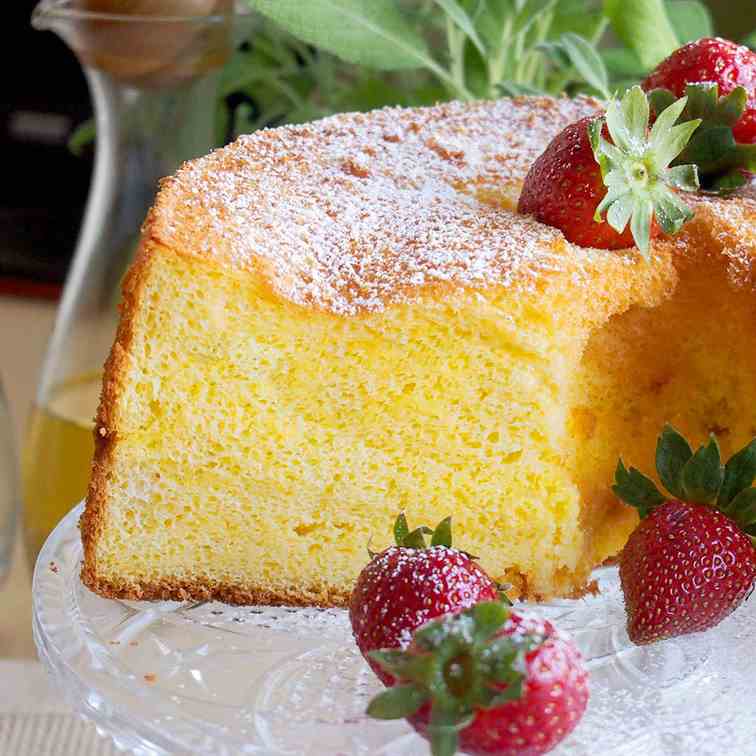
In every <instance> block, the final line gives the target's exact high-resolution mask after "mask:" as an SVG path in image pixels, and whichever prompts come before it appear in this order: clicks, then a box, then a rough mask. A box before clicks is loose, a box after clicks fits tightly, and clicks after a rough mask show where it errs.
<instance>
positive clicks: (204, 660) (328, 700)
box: [33, 506, 756, 756]
mask: <svg viewBox="0 0 756 756" xmlns="http://www.w3.org/2000/svg"><path fill="white" fill-rule="evenodd" d="M81 509H82V508H81V506H79V507H77V508H76V509H74V510H73V511H72V512H70V513H69V514H68V516H67V517H66V518H65V519H64V520H62V521H61V523H60V524H59V525H58V527H57V528H56V530H55V531H54V532H53V533H52V535H51V536H50V538H49V539H48V541H47V543H46V544H45V546H44V548H43V549H42V552H41V554H40V556H39V560H38V562H37V567H36V571H35V575H34V588H33V592H34V635H35V640H36V643H37V648H38V649H39V655H40V658H41V660H42V661H43V663H44V664H45V665H46V667H47V669H48V670H49V672H50V674H51V676H52V678H53V680H54V682H55V683H56V684H57V686H58V687H59V689H60V690H61V692H62V693H63V694H64V695H65V696H66V698H67V699H68V701H69V702H70V703H71V705H72V706H73V707H74V708H75V709H76V710H77V711H78V712H79V713H80V714H81V715H82V716H84V717H85V718H88V719H90V720H91V721H92V722H94V724H95V725H96V727H97V729H98V731H99V732H100V733H101V734H103V735H107V736H109V737H111V738H112V739H113V741H114V742H115V744H116V745H117V746H118V747H119V748H122V749H124V750H130V751H133V752H134V753H136V754H140V755H141V754H144V755H145V756H146V755H148V754H149V755H152V754H170V753H176V752H181V753H184V752H192V753H203V754H204V753H206V754H213V756H224V755H225V754H229V755H230V754H240V753H241V754H265V755H266V756H268V755H270V756H273V755H276V756H278V755H281V756H282V755H284V754H286V755H291V756H294V755H295V754H296V755H297V756H299V755H300V754H302V755H305V756H326V755H328V756H335V755H340V756H341V755H346V754H365V755H367V754H371V755H372V754H383V755H385V756H411V755H412V756H415V755H417V756H420V755H422V754H427V753H428V749H427V745H426V744H425V742H424V741H423V740H421V739H420V738H419V737H418V736H417V735H415V734H414V732H413V731H412V729H411V728H410V727H409V726H408V725H407V724H406V723H405V722H389V723H383V722H374V721H371V720H369V719H368V718H367V717H366V716H365V714H364V711H365V706H366V703H367V701H368V700H369V699H370V698H371V697H372V696H373V695H374V694H375V693H377V692H378V691H379V690H380V687H381V686H380V683H378V682H377V680H376V679H375V678H374V677H373V675H372V673H371V672H370V670H369V668H368V667H367V665H366V664H365V662H364V661H363V660H362V657H361V656H360V654H359V653H358V652H357V650H356V647H355V645H354V643H353V641H352V639H351V634H350V628H349V621H348V618H347V615H346V612H344V611H343V610H337V609H287V608H280V607H279V608H272V607H249V606H247V607H232V606H227V605H224V604H218V603H202V604H196V603H194V604H191V603H173V602H163V603H137V602H120V601H112V600H107V599H103V598H100V597H99V596H97V595H95V594H94V593H91V592H90V591H89V590H88V589H86V588H85V587H84V586H83V585H82V584H81V581H80V580H79V570H80V566H81V558H82V550H81V541H80V539H79V531H78V527H77V523H78V518H79V515H80V514H81ZM594 577H595V578H596V580H597V581H598V585H599V589H600V592H599V593H598V595H596V596H588V597H586V598H583V599H579V600H569V601H567V600H564V601H555V602H552V603H550V604H540V605H534V606H532V607H529V608H532V609H533V610H534V611H537V612H540V613H541V614H543V615H546V616H548V617H549V618H551V619H553V620H556V621H557V622H558V624H559V626H560V627H561V628H563V629H565V630H568V631H569V632H571V633H572V635H573V636H574V637H575V638H576V640H577V642H578V644H579V645H580V647H581V649H582V650H583V652H584V654H585V656H586V659H587V660H588V662H587V663H588V666H589V668H590V670H591V701H590V704H589V708H588V711H587V713H586V715H585V717H584V719H583V721H582V722H581V723H580V725H579V727H578V728H577V729H576V731H575V732H574V733H573V734H572V736H571V737H570V738H568V739H567V740H566V741H565V742H564V743H563V744H562V745H561V746H560V747H559V748H558V749H557V750H556V751H554V753H555V754H563V755H566V754H570V756H578V755H581V756H582V755H583V754H585V755H587V754H600V755H601V756H690V755H691V754H696V756H709V755H711V756H748V755H749V754H755V755H756V741H755V738H754V735H755V734H756V692H755V691H756V686H755V685H754V680H756V654H754V651H753V648H754V644H755V642H756V601H750V602H746V604H745V605H744V606H743V607H741V608H740V609H739V610H738V611H737V612H735V614H734V615H732V616H731V617H730V618H729V619H727V620H726V621H725V622H724V623H722V624H721V625H720V626H719V627H718V628H717V629H716V630H713V631H710V632H709V633H704V634H698V635H691V636H687V637H683V638H679V639H675V640H672V641H667V642H664V643H658V644H655V645H653V646H645V647H637V646H633V645H632V644H631V643H630V641H629V639H628V637H627V634H626V632H625V630H624V622H625V612H624V609H623V605H622V595H621V592H620V589H619V584H618V580H617V572H616V569H614V568H602V569H600V570H597V571H596V573H595V575H594Z"/></svg>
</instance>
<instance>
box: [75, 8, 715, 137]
mask: <svg viewBox="0 0 756 756" xmlns="http://www.w3.org/2000/svg"><path fill="white" fill-rule="evenodd" d="M247 2H248V4H249V5H250V7H251V8H252V9H254V10H255V11H256V12H257V14H258V17H259V23H258V24H257V25H256V26H255V27H254V29H253V30H252V32H251V35H250V38H249V40H248V41H247V42H246V43H244V44H243V45H242V46H241V47H240V48H239V49H238V50H237V51H236V52H235V54H234V55H233V56H232V58H231V60H230V61H229V62H228V64H227V65H226V67H225V69H224V71H223V76H222V82H221V92H220V101H219V107H218V131H219V140H220V141H224V140H227V139H231V138H233V137H235V136H236V135H237V134H239V133H246V132H250V131H254V130H255V129H258V128H261V127H265V126H276V125H279V124H282V123H301V122H304V121H309V120H312V119H315V118H320V117H323V116H326V115H329V114H331V113H335V112H340V111H351V110H358V111H365V110H370V109H372V108H377V107H382V106H384V105H407V106H415V105H427V104H432V103H435V102H439V101H444V100H448V99H454V98H456V99H462V100H472V99H479V98H495V97H501V96H505V95H522V94H551V95H559V94H563V93H564V94H567V95H569V96H574V95H576V94H579V93H581V92H585V93H589V94H594V95H598V96H600V97H602V98H607V97H608V96H609V95H610V94H612V93H620V94H621V93H622V92H624V91H625V90H626V89H628V88H629V87H631V86H632V85H633V84H635V83H637V82H638V81H639V79H640V78H642V77H643V76H645V74H647V73H648V72H649V70H650V69H651V68H652V67H653V66H654V65H656V63H658V62H659V61H660V60H661V59H662V58H663V57H665V56H666V55H668V54H669V53H670V52H672V50H674V49H675V48H676V47H677V46H679V44H682V43H683V42H686V41H688V40H690V39H695V38H698V37H702V36H710V35H712V34H713V33H714V30H713V27H712V21H711V16H710V14H709V12H708V10H707V9H706V6H705V5H704V4H703V3H702V2H700V1H699V0H307V1H306V2H303V0H247ZM92 135H93V128H92V126H91V124H84V126H83V127H82V129H80V130H79V131H77V132H76V134H75V135H74V137H73V138H72V147H74V148H77V149H81V147H82V146H83V145H84V144H86V143H87V142H88V141H89V140H90V139H91V137H92Z"/></svg>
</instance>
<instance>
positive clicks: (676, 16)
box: [665, 0, 714, 45]
mask: <svg viewBox="0 0 756 756" xmlns="http://www.w3.org/2000/svg"><path fill="white" fill-rule="evenodd" d="M665 5H666V10H667V16H668V17H669V22H670V24H671V25H672V28H673V29H674V30H675V33H676V34H677V39H678V40H679V41H680V44H681V45H684V44H685V43H686V42H692V41H693V40H696V39H701V37H713V36H714V24H713V22H712V20H711V13H709V9H708V8H707V7H706V6H705V5H704V4H703V3H701V2H698V1H697V0H667V2H666V4H665Z"/></svg>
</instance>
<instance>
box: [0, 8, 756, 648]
mask: <svg viewBox="0 0 756 756" xmlns="http://www.w3.org/2000/svg"><path fill="white" fill-rule="evenodd" d="M661 2H662V0H659V5H660V6H661ZM42 5H43V6H44V7H43V10H44V11H45V12H44V13H39V12H38V15H37V20H36V27H37V28H34V27H33V26H32V24H31V23H30V19H31V17H32V11H33V10H34V7H35V3H34V2H31V1H30V0H15V1H14V2H12V3H8V4H7V7H6V8H5V13H6V22H5V23H4V25H3V34H4V35H5V40H4V41H5V44H4V45H3V46H2V53H0V55H2V56H4V57H5V66H4V68H3V70H4V71H6V77H5V87H4V98H3V103H2V110H1V112H0V120H1V121H2V130H1V131H0V134H1V136H0V138H1V139H2V141H3V154H4V156H5V160H4V177H5V180H4V181H3V182H2V184H1V185H0V382H1V383H2V385H3V386H4V387H5V394H6V398H7V412H8V416H7V418H6V417H5V416H4V415H3V400H2V396H1V395H0V439H3V438H4V439H5V445H3V443H0V454H2V455H3V456H4V460H0V475H2V476H3V480H0V530H3V531H4V533H5V534H6V535H7V534H8V533H10V532H11V527H10V524H9V523H10V521H11V519H13V516H14V515H13V512H12V510H13V504H14V503H17V504H22V505H23V507H22V509H23V513H22V515H21V517H20V519H19V522H20V523H21V526H19V527H17V528H16V530H15V533H16V535H15V537H14V539H13V546H12V555H13V563H12V567H11V568H10V569H9V570H8V569H6V571H7V572H9V574H8V576H7V577H6V579H5V582H4V584H2V586H0V657H31V656H33V654H34V650H33V645H32V641H31V634H30V568H31V564H32V563H33V561H34V558H35V557H36V554H37V552H38V550H39V549H40V548H41V546H42V543H43V542H44V539H45V537H46V536H47V535H48V534H49V532H50V530H51V529H52V528H53V527H54V525H55V524H56V523H57V522H58V520H59V519H60V518H61V517H62V516H63V515H64V514H65V512H66V511H68V509H70V508H71V507H72V506H73V505H74V504H76V502H77V501H79V500H80V499H81V497H82V496H83V494H84V492H85V488H86V480H87V476H88V465H89V460H90V458H91V452H92V441H91V427H92V417H93V413H94V408H95V405H96V400H97V390H98V386H99V370H100V366H101V364H102V360H103V359H104V356H105V354H106V352H107V348H108V346H109V343H110V341H111V340H112V335H113V329H114V327H115V317H116V309H115V304H116V302H117V298H118V293H117V292H118V287H119V283H120V280H121V276H122V274H123V271H124V270H125V268H126V267H127V265H128V263H129V261H130V259H131V256H132V255H133V251H134V245H135V241H136V239H137V238H138V231H139V224H140V223H141V219H142V218H143V216H144V212H145V210H146V208H147V207H148V206H149V204H150V202H151V200H152V197H153V194H154V191H155V188H156V185H157V181H158V179H159V178H160V176H162V175H166V174H169V173H171V172H172V171H173V170H175V168H176V166H177V165H178V164H180V162H181V161H182V160H184V159H188V158H191V157H194V156H196V155H199V154H203V153H204V152H207V151H208V150H209V149H211V148H212V147H214V146H219V145H221V144H223V143H225V142H227V141H229V140H231V139H233V138H234V136H235V135H237V134H239V133H245V132H249V131H253V130H255V129H257V128H261V127H265V126H277V125H280V124H283V123H287V122H302V121H306V120H310V119H313V118H317V117H321V116H324V115H328V114H329V113H333V112H338V111H342V110H368V109H371V108H374V107H380V106H383V105H393V104H404V105H414V104H428V103H433V102H436V101H438V100H444V99H450V98H452V97H461V98H476V97H492V96H501V95H506V94H513V93H529V92H534V91H545V92H549V93H556V92H561V91H565V92H567V93H568V94H570V95H572V94H576V93H578V92H590V93H594V94H599V95H600V94H604V93H605V92H606V91H608V90H609V89H611V90H614V89H621V88H622V87H623V86H626V85H628V84H630V83H632V82H634V81H638V80H639V79H640V78H642V77H643V75H644V74H645V73H646V72H647V71H648V70H649V68H650V67H652V66H653V62H654V59H653V56H654V51H653V50H651V49H648V47H647V46H646V47H644V45H643V44H642V43H638V42H636V41H634V40H633V39H632V38H631V37H626V36H624V35H623V33H622V30H621V27H620V26H618V25H614V24H612V23H611V19H609V18H607V17H606V15H605V14H604V13H603V11H602V8H603V6H602V3H601V2H591V1H590V0H556V2H554V1H553V0H552V2H550V3H544V2H541V3H534V2H526V1H525V0H521V1H519V2H515V0H512V1H511V2H510V1H509V0H488V2H487V3H486V2H485V0H469V1H466V2H463V1H462V0H461V2H460V5H461V6H462V7H463V8H465V9H466V10H467V11H468V12H469V14H470V17H471V18H474V19H481V18H482V17H483V15H484V14H485V13H486V12H489V15H490V17H491V18H490V24H492V25H494V27H495V24H496V23H503V22H504V21H506V20H507V19H508V18H509V19H510V20H511V19H513V20H514V22H513V28H514V29H515V32H516V31H517V30H518V29H519V30H520V32H521V35H520V37H517V38H515V37H513V38H512V46H513V49H514V47H515V46H516V45H519V47H517V51H518V54H517V55H516V56H514V55H511V54H510V49H509V48H506V49H494V48H493V47H490V45H492V44H493V43H492V42H490V41H489V37H488V36H487V35H486V29H487V28H488V27H486V26H485V25H484V24H483V23H482V22H481V24H480V33H479V34H477V33H476V31H475V29H473V30H472V32H471V33H466V32H465V31H464V29H463V27H462V26H459V25H456V26H455V24H454V23H452V21H450V18H449V17H448V16H446V15H445V14H444V12H443V11H442V6H443V3H437V2H434V1H433V0H396V3H395V4H393V5H392V4H391V3H381V6H382V7H383V6H386V5H392V7H394V6H395V10H396V13H397V14H400V15H398V16H396V17H395V18H394V20H393V21H391V23H394V21H396V23H397V24H399V27H396V28H400V32H399V33H401V34H403V35H406V37H407V39H408V40H409V41H410V42H411V43H412V44H413V45H415V47H416V51H417V52H416V54H415V53H412V54H410V55H409V56H408V57H407V58H406V59H403V58H400V57H397V55H396V54H395V53H394V52H393V51H392V50H391V49H390V48H385V49H384V48H383V47H381V44H382V43H381V42H380V41H376V42H375V44H372V43H370V44H367V45H366V44H364V42H365V40H364V39H361V38H359V35H355V37H354V38H348V39H342V40H341V41H337V42H336V43H333V44H331V42H330V40H331V37H330V36H328V34H326V33H325V32H324V30H326V31H327V26H328V22H329V19H327V18H325V17H320V16H318V15H317V14H315V13H313V16H312V18H307V12H306V11H304V12H301V7H302V6H301V4H300V9H299V11H300V12H298V14H295V15H296V18H289V17H287V16H286V13H285V12H284V11H283V10H281V8H284V7H285V6H291V5H292V4H291V3H286V2H282V3H281V4H280V6H279V8H278V11H272V12H270V13H268V14H267V15H262V14H260V15H258V14H257V13H255V12H249V9H250V6H255V2H254V0H249V2H248V3H246V4H244V3H238V4H234V3H231V2H230V0H228V1H224V0H217V1H216V0H162V1H161V0H80V2H78V3H77V2H45V3H43V4H42ZM294 5H296V4H294ZM316 5H317V3H314V4H313V6H312V7H313V8H314V7H315V6H316ZM358 5H361V6H365V3H364V2H363V3H358ZM607 5H608V4H607ZM268 6H271V4H270V3H268ZM539 7H540V11H541V12H539ZM664 7H665V8H666V9H667V11H666V12H667V15H668V19H667V21H668V24H669V29H668V30H667V32H665V31H664V29H660V30H659V31H658V40H659V44H661V41H660V40H662V39H663V38H664V34H665V33H667V36H668V37H669V35H672V38H673V39H676V40H677V42H678V43H679V42H684V41H686V40H688V39H693V38H697V37H699V36H703V35H707V34H710V33H711V32H712V31H715V32H716V33H717V34H718V35H720V36H724V37H728V38H732V39H735V40H738V41H744V42H748V43H750V44H752V45H753V44H754V43H756V36H754V35H753V33H752V32H753V31H754V30H756V3H754V1H753V0H708V2H706V3H702V2H690V1H688V0H671V2H668V3H666V5H665V6H664ZM544 8H545V9H546V10H545V11H544ZM61 9H62V10H61ZM79 11H83V12H84V14H83V15H81V14H80V15H77V13H78V12H79ZM113 12H115V13H117V14H119V16H118V17H117V18H115V17H110V18H108V17H107V16H106V15H97V14H103V13H113ZM371 12H372V11H371ZM277 13H278V15H277ZM87 14H89V15H87ZM93 14H94V15H93ZM507 14H509V15H507ZM128 16H133V17H134V18H132V19H128V18H127V17H128ZM151 16H155V18H151ZM158 17H160V19H158ZM169 17H170V18H169ZM510 17H511V18H510ZM392 18H393V17H392ZM171 19H172V20H171ZM397 19H398V20H397ZM534 19H536V20H534ZM386 23H388V21H387V22H386ZM476 23H477V20H476ZM665 23H666V22H665ZM665 28H666V27H665ZM565 35H566V36H565ZM570 35H571V36H570ZM576 35H578V36H579V37H580V39H581V40H583V42H584V43H585V45H587V49H586V48H585V47H581V45H582V44H583V43H582V42H581V43H580V44H578V45H576V44H575V36H576ZM348 36H349V35H347V37H348ZM651 36H655V35H651ZM413 55H414V57H413ZM20 56H23V57H20ZM82 64H83V65H84V68H83V67H82ZM84 69H86V74H85V70H84ZM96 145H97V149H95V146H96ZM95 169H96V170H95ZM93 182H94V183H93ZM93 186H94V187H95V189H94V190H93V191H92V193H91V194H90V189H91V188H92V187H93ZM85 211H86V214H87V215H86V223H85V222H84V219H85ZM77 245H78V246H77ZM74 252H76V264H75V265H74V266H73V267H72V260H73V258H74ZM64 283H65V295H64V294H63V292H64ZM56 320H57V325H56ZM53 329H54V336H53V337H52V340H50V337H51V334H53ZM10 438H13V440H14V448H15V451H14V452H11V451H10V450H9V449H10V446H9V439H10ZM2 462H5V466H3V464H2ZM14 470H15V471H17V474H15V473H14ZM3 496H4V497H5V501H4V499H3ZM3 507H5V515H3V512H2V511H1V510H2V509H3ZM0 548H2V534H0ZM2 570H3V561H2V556H1V555H0V573H1V572H2ZM0 579H2V575H0Z"/></svg>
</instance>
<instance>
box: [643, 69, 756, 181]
mask: <svg viewBox="0 0 756 756" xmlns="http://www.w3.org/2000/svg"><path fill="white" fill-rule="evenodd" d="M685 96H686V97H687V103H686V104H685V108H684V109H683V111H682V113H681V114H680V120H681V121H693V120H699V121H700V122H701V125H700V126H699V127H698V129H696V132H695V134H693V136H692V138H691V139H690V141H689V142H688V144H687V145H686V146H685V148H684V149H683V151H682V152H681V153H680V154H679V155H678V156H677V157H676V158H675V159H674V160H673V161H672V166H673V167H674V166H677V165H681V164H684V163H693V164H695V165H696V167H697V168H698V176H699V179H700V182H701V188H702V189H703V191H705V192H709V193H713V194H728V193H729V192H731V191H733V190H734V189H737V188H738V187H739V186H743V185H744V184H746V183H747V182H748V179H747V173H753V172H756V144H740V143H738V142H736V141H735V136H734V134H733V132H732V128H733V126H734V125H735V124H736V123H737V122H738V121H739V120H740V118H741V116H742V115H743V113H744V112H745V110H746V107H747V106H748V92H746V90H745V88H744V87H735V89H733V91H732V92H730V93H729V94H728V95H724V96H722V97H720V96H719V87H718V85H717V84H715V83H714V82H709V81H704V82H699V83H696V84H688V85H687V86H686V87H685ZM648 98H649V102H650V104H651V112H652V113H662V112H663V111H664V110H665V108H668V107H669V106H670V105H671V104H672V103H673V102H675V95H674V94H673V93H672V92H670V91H669V90H668V89H652V90H651V92H649V94H648Z"/></svg>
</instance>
